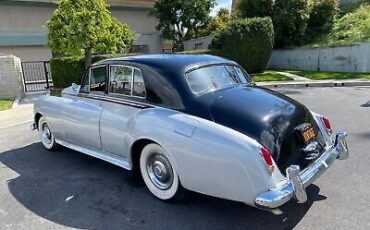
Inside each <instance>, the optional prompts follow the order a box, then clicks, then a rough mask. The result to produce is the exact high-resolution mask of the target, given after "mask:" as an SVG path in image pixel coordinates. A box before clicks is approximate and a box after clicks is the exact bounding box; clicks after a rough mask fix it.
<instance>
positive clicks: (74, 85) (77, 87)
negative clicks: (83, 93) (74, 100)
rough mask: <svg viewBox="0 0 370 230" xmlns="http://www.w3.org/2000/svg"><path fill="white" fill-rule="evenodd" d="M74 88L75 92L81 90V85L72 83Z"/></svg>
mask: <svg viewBox="0 0 370 230" xmlns="http://www.w3.org/2000/svg"><path fill="white" fill-rule="evenodd" d="M72 90H73V91H74V92H79V91H80V86H79V85H77V84H75V83H72Z"/></svg>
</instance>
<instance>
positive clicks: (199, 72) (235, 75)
mask: <svg viewBox="0 0 370 230" xmlns="http://www.w3.org/2000/svg"><path fill="white" fill-rule="evenodd" d="M185 78H186V82H187V83H188V85H189V88H190V90H191V91H192V92H193V93H194V94H201V93H207V92H211V91H215V90H218V89H222V88H226V87H230V86H233V85H240V84H247V83H251V82H252V80H251V78H250V77H249V76H248V74H247V73H246V72H245V71H243V70H242V69H241V68H240V67H238V66H233V65H214V66H206V67H202V68H199V69H195V70H192V71H190V72H189V73H187V74H186V76H185Z"/></svg>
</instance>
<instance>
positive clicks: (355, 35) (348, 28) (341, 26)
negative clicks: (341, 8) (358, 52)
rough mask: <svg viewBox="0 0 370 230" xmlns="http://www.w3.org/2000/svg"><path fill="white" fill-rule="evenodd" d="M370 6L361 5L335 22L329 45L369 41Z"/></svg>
mask: <svg viewBox="0 0 370 230" xmlns="http://www.w3.org/2000/svg"><path fill="white" fill-rule="evenodd" d="M369 12H370V5H368V4H363V5H361V6H360V7H359V8H358V9H357V10H355V11H354V12H352V13H348V14H346V15H344V16H343V17H342V18H340V19H338V20H336V21H335V22H334V25H333V30H332V32H331V33H330V35H329V40H330V42H331V43H346V44H350V43H356V42H366V41H370V13H369Z"/></svg>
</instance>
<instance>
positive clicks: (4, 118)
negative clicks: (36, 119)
mask: <svg viewBox="0 0 370 230" xmlns="http://www.w3.org/2000/svg"><path fill="white" fill-rule="evenodd" d="M32 121H33V104H27V105H18V106H17V108H14V109H8V110H3V111H0V129H3V128H8V127H11V126H15V125H20V124H24V123H28V122H32Z"/></svg>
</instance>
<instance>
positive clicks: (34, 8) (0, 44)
mask: <svg viewBox="0 0 370 230" xmlns="http://www.w3.org/2000/svg"><path fill="white" fill-rule="evenodd" d="M56 2H57V1H55V0H1V1H0V53H3V54H13V55H15V56H17V57H19V58H21V60H22V61H43V60H48V59H49V58H51V57H52V53H51V50H50V49H49V48H48V47H46V43H47V33H48V31H47V27H46V22H47V20H49V18H50V17H51V15H52V13H53V11H54V10H55V9H56V7H57V3H56ZM106 2H107V3H108V4H109V5H110V11H111V12H112V15H113V16H114V17H116V18H117V19H118V20H120V21H121V22H124V23H127V24H128V25H129V26H130V27H131V28H132V29H133V30H134V31H135V33H136V41H135V43H134V44H135V47H134V48H135V50H136V51H137V52H141V53H160V52H162V49H163V44H162V39H161V37H160V32H159V31H157V30H156V28H155V27H156V25H157V23H158V20H157V19H156V18H154V17H150V16H148V13H149V10H150V9H151V7H152V6H153V4H154V2H155V0H106Z"/></svg>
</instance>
